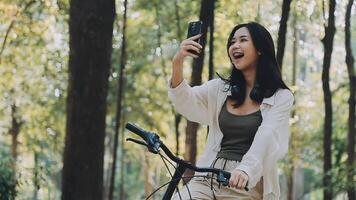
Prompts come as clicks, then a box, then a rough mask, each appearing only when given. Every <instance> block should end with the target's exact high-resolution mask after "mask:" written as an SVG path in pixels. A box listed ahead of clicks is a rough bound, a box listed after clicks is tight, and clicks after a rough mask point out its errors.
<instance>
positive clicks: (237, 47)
mask: <svg viewBox="0 0 356 200" xmlns="http://www.w3.org/2000/svg"><path fill="white" fill-rule="evenodd" d="M231 48H232V49H240V48H241V46H240V44H239V43H238V42H235V43H234V44H232V45H231Z"/></svg>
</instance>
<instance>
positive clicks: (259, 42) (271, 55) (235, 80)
mask: <svg viewBox="0 0 356 200" xmlns="http://www.w3.org/2000/svg"><path fill="white" fill-rule="evenodd" d="M242 27H246V28H247V29H248V31H249V33H250V35H251V38H252V42H253V45H254V46H255V48H256V50H257V51H258V52H260V53H261V55H259V57H258V61H257V69H256V79H255V83H254V87H253V89H252V90H251V92H250V95H249V96H250V98H251V99H252V100H253V101H255V102H259V103H261V102H262V101H263V98H265V97H271V96H272V95H273V94H274V93H275V92H276V91H277V90H278V89H279V88H283V89H289V88H288V87H287V85H286V84H285V83H284V82H283V80H282V75H281V70H280V67H279V65H278V63H277V59H276V54H275V50H274V44H273V39H272V37H271V34H270V33H269V32H268V30H267V29H266V28H265V27H263V26H262V25H260V24H258V23H256V22H249V23H245V24H239V25H237V26H235V27H234V28H233V29H232V31H231V33H230V35H229V38H228V41H227V46H226V49H227V54H228V55H229V48H230V46H231V45H232V43H231V40H232V39H233V37H234V35H235V32H236V31H237V30H238V29H240V28H242ZM229 58H230V62H231V64H232V60H231V57H230V55H229ZM217 75H218V76H219V77H220V78H221V79H222V80H224V81H225V83H226V84H229V88H228V89H227V90H230V89H231V96H230V98H231V99H232V100H234V101H235V104H234V107H235V108H237V107H239V106H240V105H242V104H243V102H244V101H245V97H246V80H245V77H244V75H243V73H242V71H241V70H238V69H236V67H235V66H234V65H233V64H232V70H231V74H230V76H229V78H227V79H226V78H223V77H221V76H220V75H219V74H217ZM289 90H290V89H289Z"/></svg>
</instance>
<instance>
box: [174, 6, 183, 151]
mask: <svg viewBox="0 0 356 200" xmlns="http://www.w3.org/2000/svg"><path fill="white" fill-rule="evenodd" d="M174 11H175V18H176V20H175V21H176V26H177V36H178V39H179V42H181V41H182V38H183V35H182V28H181V25H180V15H179V5H178V0H174ZM172 113H174V130H175V134H176V155H177V156H178V155H179V137H180V131H179V124H180V122H181V121H182V115H180V114H179V113H177V112H175V110H174V108H173V105H172Z"/></svg>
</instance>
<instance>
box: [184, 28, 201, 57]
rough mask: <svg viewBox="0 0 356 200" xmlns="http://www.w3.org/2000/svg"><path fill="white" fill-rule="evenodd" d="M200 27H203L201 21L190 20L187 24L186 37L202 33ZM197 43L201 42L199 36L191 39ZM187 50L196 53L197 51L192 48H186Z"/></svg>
mask: <svg viewBox="0 0 356 200" xmlns="http://www.w3.org/2000/svg"><path fill="white" fill-rule="evenodd" d="M202 27H203V22H202V21H194V22H190V23H189V26H188V34H187V38H191V37H193V36H196V35H199V34H202ZM193 41H195V42H197V43H199V44H200V45H203V44H202V40H201V39H200V37H199V38H197V39H195V40H193ZM188 52H190V53H192V54H195V55H198V54H199V53H198V52H196V51H194V50H188Z"/></svg>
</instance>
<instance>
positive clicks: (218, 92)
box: [168, 78, 294, 200]
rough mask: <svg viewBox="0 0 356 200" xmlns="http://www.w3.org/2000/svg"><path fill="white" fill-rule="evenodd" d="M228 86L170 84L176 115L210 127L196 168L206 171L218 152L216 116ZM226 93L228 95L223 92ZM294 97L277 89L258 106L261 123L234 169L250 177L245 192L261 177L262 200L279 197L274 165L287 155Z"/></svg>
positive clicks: (216, 83) (215, 82) (219, 135)
mask: <svg viewBox="0 0 356 200" xmlns="http://www.w3.org/2000/svg"><path fill="white" fill-rule="evenodd" d="M228 87H229V85H227V84H225V82H224V81H223V80H221V79H220V78H218V79H213V80H210V81H208V82H206V83H204V84H203V85H200V86H195V87H191V86H189V84H188V83H187V81H186V80H185V79H184V80H183V81H182V82H181V83H180V84H179V85H178V86H177V87H175V88H172V87H171V86H170V83H169V89H168V96H169V98H170V99H171V101H172V103H173V105H174V107H175V109H176V110H177V112H179V113H180V114H182V115H183V116H184V117H186V118H187V119H188V120H190V121H193V122H197V123H200V124H204V125H208V126H209V133H208V138H207V143H206V145H205V148H204V151H203V154H202V155H201V156H200V157H199V159H198V161H197V164H196V165H197V166H199V167H209V166H211V164H212V162H213V161H214V159H215V158H216V155H217V153H218V152H219V151H220V148H221V140H222V138H223V133H222V132H221V130H220V127H219V122H218V116H219V113H220V110H221V107H222V105H223V104H224V102H225V100H226V97H227V95H229V94H231V91H227V90H226V89H228ZM226 91H227V92H226ZM293 103H294V96H293V94H292V92H291V91H290V90H288V89H278V90H277V91H276V92H275V94H273V95H272V96H271V97H269V98H264V99H263V101H262V104H261V105H260V110H261V114H262V123H261V125H260V126H259V127H258V129H257V132H256V135H255V138H254V140H253V142H252V145H251V147H250V149H249V150H248V152H247V153H246V154H245V155H244V156H243V158H242V160H241V162H240V164H239V165H238V166H237V169H240V170H243V171H245V172H246V173H247V174H248V176H249V181H248V186H247V187H248V188H253V187H255V185H256V184H257V182H258V181H259V180H260V178H261V177H262V176H263V200H276V199H279V197H280V188H279V180H278V172H277V161H278V160H279V159H281V158H282V157H284V155H285V154H286V153H287V152H288V140H289V118H290V112H291V110H292V106H293Z"/></svg>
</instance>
